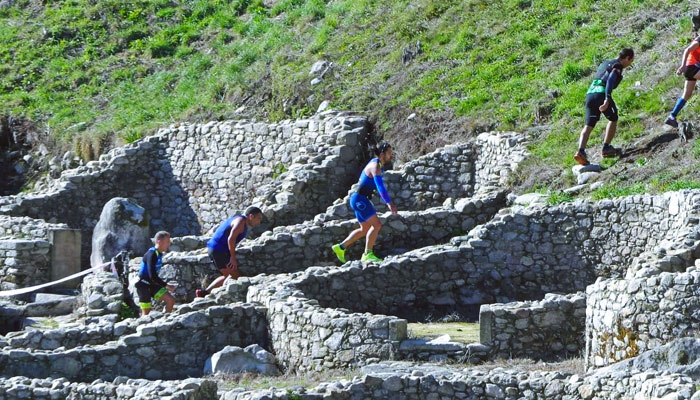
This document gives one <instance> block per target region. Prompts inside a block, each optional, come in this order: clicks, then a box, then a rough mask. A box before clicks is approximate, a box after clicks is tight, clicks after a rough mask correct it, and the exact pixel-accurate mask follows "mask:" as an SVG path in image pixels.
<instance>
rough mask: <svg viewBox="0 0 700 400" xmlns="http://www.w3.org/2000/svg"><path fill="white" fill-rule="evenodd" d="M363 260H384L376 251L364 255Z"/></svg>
mask: <svg viewBox="0 0 700 400" xmlns="http://www.w3.org/2000/svg"><path fill="white" fill-rule="evenodd" d="M362 261H371V262H382V259H381V258H379V257H377V256H375V255H374V253H373V252H371V251H370V252H369V253H365V254H364V255H363V256H362Z"/></svg>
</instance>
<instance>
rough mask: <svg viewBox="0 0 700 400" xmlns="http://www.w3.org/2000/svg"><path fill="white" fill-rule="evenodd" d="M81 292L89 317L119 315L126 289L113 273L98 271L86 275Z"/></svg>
mask: <svg viewBox="0 0 700 400" xmlns="http://www.w3.org/2000/svg"><path fill="white" fill-rule="evenodd" d="M80 292H81V296H82V297H83V302H84V303H85V306H86V308H87V309H86V310H85V313H86V315H88V316H97V315H105V314H118V313H119V311H120V310H121V303H122V299H123V296H124V289H123V287H122V284H121V282H119V279H117V277H116V276H115V275H114V274H113V273H111V272H103V271H98V272H93V273H91V274H88V275H86V276H85V278H83V282H82V284H81V285H80ZM134 296H136V292H134ZM137 299H138V297H137V296H136V297H135V298H134V300H135V301H138V300H137Z"/></svg>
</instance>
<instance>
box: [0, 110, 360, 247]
mask: <svg viewBox="0 0 700 400" xmlns="http://www.w3.org/2000/svg"><path fill="white" fill-rule="evenodd" d="M366 136H367V130H366V120H365V119H363V118H360V117H355V116H352V115H348V114H347V113H328V114H323V115H320V116H317V117H314V118H312V119H309V120H300V121H283V122H281V123H279V124H261V123H252V122H249V121H224V122H212V123H208V124H204V125H175V126H172V127H170V128H168V129H163V130H161V131H159V133H158V134H157V135H155V136H151V137H148V138H146V139H144V140H142V141H139V142H137V143H134V144H130V145H127V146H125V147H120V148H116V149H113V150H111V151H110V152H109V153H108V154H104V155H102V156H101V157H100V160H99V161H92V162H89V163H87V165H85V166H81V167H79V168H77V169H73V170H68V171H65V172H64V173H63V174H62V175H61V178H60V179H58V180H56V181H54V182H53V185H52V186H51V187H48V188H46V189H44V190H43V191H42V192H38V193H30V194H21V195H17V196H8V197H3V198H0V214H7V215H15V216H28V217H31V218H37V219H43V220H47V221H51V222H54V221H56V222H62V223H65V224H67V225H68V226H70V227H71V228H76V229H82V230H83V246H84V247H83V255H84V258H85V259H87V255H89V254H90V251H89V250H90V247H89V246H90V238H91V237H92V235H91V231H92V228H93V227H94V226H95V224H96V222H97V219H98V218H99V216H100V212H101V210H102V207H103V206H104V204H105V203H106V202H107V201H109V200H110V199H111V198H113V197H118V196H121V197H130V198H133V199H135V200H136V202H137V203H138V204H139V205H141V206H142V207H144V208H146V210H147V211H148V212H149V214H150V216H151V229H152V230H153V232H152V233H154V232H155V231H157V230H161V229H165V230H168V231H169V232H170V233H171V234H172V235H173V236H181V235H188V234H199V233H202V232H204V231H206V230H208V229H211V228H213V227H215V226H216V224H218V223H220V222H221V221H222V220H224V219H225V218H226V217H228V216H229V215H230V214H232V213H233V212H235V211H236V210H239V211H240V210H242V209H245V207H247V206H248V205H250V204H251V203H257V204H259V205H261V206H262V207H263V208H264V210H265V212H266V214H267V218H266V224H267V225H266V226H271V225H278V224H279V225H286V224H291V223H298V222H302V221H303V220H304V219H306V218H310V217H311V216H313V215H315V214H317V213H318V212H321V211H322V210H323V209H325V207H326V205H327V204H330V203H331V202H332V201H333V200H335V199H336V198H337V197H339V196H341V195H342V194H344V193H345V192H347V188H348V187H349V186H350V184H351V180H352V179H351V177H353V176H355V175H356V174H357V173H358V172H359V168H360V167H361V164H362V163H363V162H364V161H365V160H366V155H365V150H364V146H365V141H366ZM329 188H330V189H329ZM256 196H257V197H256Z"/></svg>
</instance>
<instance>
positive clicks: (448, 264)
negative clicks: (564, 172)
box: [299, 193, 697, 320]
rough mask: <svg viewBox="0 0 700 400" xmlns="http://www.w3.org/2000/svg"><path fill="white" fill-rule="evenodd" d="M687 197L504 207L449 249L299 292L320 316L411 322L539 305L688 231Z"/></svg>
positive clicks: (325, 278) (337, 275) (334, 273)
mask: <svg viewBox="0 0 700 400" xmlns="http://www.w3.org/2000/svg"><path fill="white" fill-rule="evenodd" d="M688 196H690V197H692V196H693V195H692V193H691V194H689V193H685V194H683V193H671V194H666V195H659V196H632V197H628V198H623V199H617V200H614V201H610V200H605V201H600V202H597V203H583V202H577V203H572V204H565V205H560V206H556V207H531V208H527V209H522V208H512V209H510V210H508V211H503V212H501V213H499V214H498V215H496V216H495V217H494V218H493V219H492V220H491V221H490V222H488V223H486V224H484V225H481V226H478V227H476V228H475V229H473V230H472V231H471V232H470V233H469V234H468V235H467V236H464V237H457V238H454V239H453V240H452V241H451V244H448V245H440V246H434V247H427V248H423V249H419V250H415V251H411V252H408V253H404V254H401V255H398V256H396V257H393V258H391V259H388V260H386V261H384V262H383V263H382V264H381V265H369V266H367V265H365V266H360V265H356V266H354V267H352V268H343V269H330V270H328V271H327V273H326V274H323V275H317V276H314V277H313V278H309V279H308V280H306V281H304V282H301V283H300V286H299V288H300V290H302V291H303V292H304V293H305V294H306V295H307V296H308V297H310V298H314V299H317V300H318V301H319V302H320V304H321V305H322V306H324V307H336V308H337V307H341V308H347V309H352V310H354V311H358V312H373V313H381V314H390V315H398V316H400V317H405V318H408V319H412V320H414V319H420V318H421V317H422V318H424V317H425V316H426V315H428V314H432V315H433V316H435V315H439V314H441V313H446V312H453V311H458V312H460V313H462V314H463V315H465V316H469V315H471V316H472V317H475V316H476V313H477V312H478V307H479V306H480V305H482V304H489V303H506V302H512V301H523V300H539V299H542V298H543V297H544V295H545V294H547V293H571V292H576V291H583V290H585V288H586V286H587V285H589V284H592V283H593V282H595V280H596V278H598V277H606V276H624V274H625V266H627V265H629V262H631V260H632V259H633V258H634V257H635V256H636V255H639V254H641V253H642V252H643V251H645V250H647V249H654V248H656V247H657V245H659V244H662V242H663V241H665V240H668V239H669V238H675V237H676V236H675V235H676V234H677V233H678V232H680V231H683V228H686V227H688V226H692V225H693V224H695V223H697V220H694V219H693V218H692V217H691V215H692V207H694V206H693V205H692V204H693V201H686V200H687V197H688ZM693 221H695V222H693ZM671 241H673V240H671ZM349 282H352V284H350V283H349ZM407 310H409V311H411V312H415V314H413V315H411V314H410V313H407Z"/></svg>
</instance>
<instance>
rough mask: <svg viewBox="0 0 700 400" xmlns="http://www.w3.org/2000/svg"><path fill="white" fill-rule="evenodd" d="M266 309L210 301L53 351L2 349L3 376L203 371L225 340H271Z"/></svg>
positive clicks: (156, 375) (151, 375)
mask: <svg viewBox="0 0 700 400" xmlns="http://www.w3.org/2000/svg"><path fill="white" fill-rule="evenodd" d="M265 314H266V312H265V309H264V308H262V307H259V306H255V305H252V304H233V305H228V306H216V307H210V308H208V309H206V310H201V311H193V312H190V313H187V314H182V315H172V316H168V317H165V318H160V319H157V320H155V321H154V322H151V323H148V324H143V325H140V326H139V327H138V328H137V332H136V333H133V334H130V335H125V336H122V337H120V338H119V340H117V341H113V342H108V343H105V344H102V345H95V346H82V347H78V348H73V349H68V350H62V349H60V348H59V349H56V350H54V351H45V350H27V349H11V350H2V352H0V376H4V377H10V376H17V375H21V376H27V377H32V378H46V377H64V378H67V379H68V380H71V381H79V382H91V381H93V380H95V379H105V380H112V379H114V378H116V377H118V376H126V377H130V378H146V379H150V380H156V379H184V378H187V377H190V376H194V377H196V376H200V375H201V374H202V369H203V367H204V363H205V361H206V359H207V358H208V357H209V356H211V355H212V354H213V353H215V352H217V351H219V350H221V349H222V348H224V347H225V346H228V345H233V346H241V347H245V346H248V345H250V344H261V345H263V346H267V345H268V334H267V322H266V320H265Z"/></svg>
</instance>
